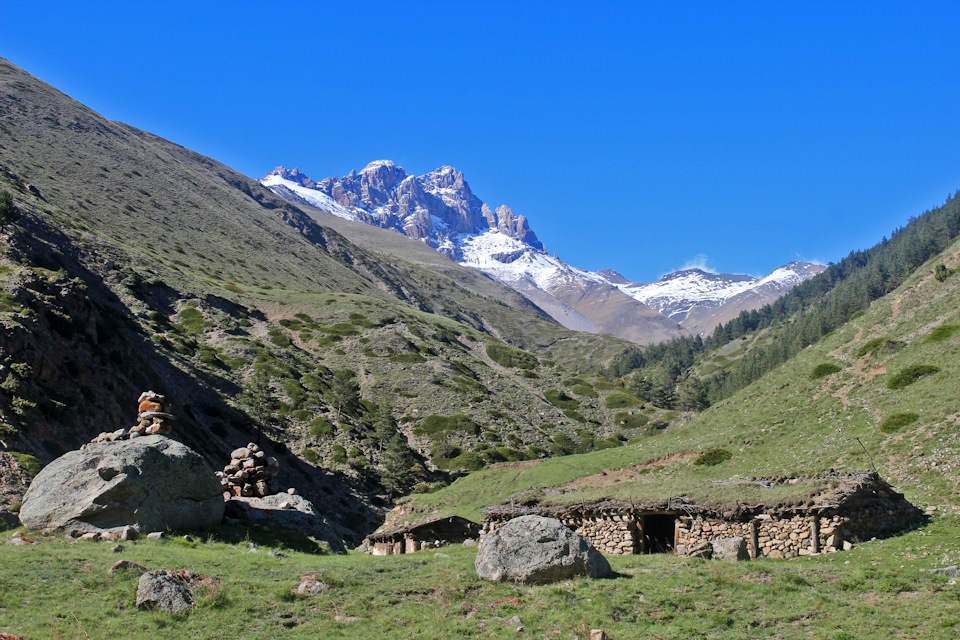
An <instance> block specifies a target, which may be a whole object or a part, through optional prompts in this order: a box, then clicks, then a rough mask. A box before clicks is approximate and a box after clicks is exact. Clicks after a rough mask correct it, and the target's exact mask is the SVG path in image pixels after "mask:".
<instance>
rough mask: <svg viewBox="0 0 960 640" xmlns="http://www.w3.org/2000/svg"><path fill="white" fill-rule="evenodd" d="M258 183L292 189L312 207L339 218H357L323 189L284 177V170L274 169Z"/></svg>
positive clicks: (269, 187)
mask: <svg viewBox="0 0 960 640" xmlns="http://www.w3.org/2000/svg"><path fill="white" fill-rule="evenodd" d="M260 184H262V185H263V186H265V187H267V188H268V189H271V190H274V188H277V187H284V188H286V189H288V190H289V191H292V192H293V193H294V194H295V195H296V196H298V197H299V198H301V199H302V200H305V201H306V202H307V203H308V204H310V206H312V207H316V208H317V209H321V210H323V211H326V212H328V213H331V214H333V215H335V216H337V217H339V218H346V219H347V220H354V221H356V220H359V218H358V217H357V215H356V214H355V213H354V212H352V211H350V209H348V208H346V207H344V206H343V205H341V204H340V203H339V202H337V201H336V200H334V199H333V198H331V197H330V196H328V195H327V194H325V193H324V192H323V191H320V190H318V189H310V188H308V187H305V186H303V185H302V184H300V182H295V181H293V180H290V179H288V178H285V177H284V172H277V171H274V172H273V173H270V174H268V175H267V176H266V177H265V178H263V179H262V180H261V181H260Z"/></svg>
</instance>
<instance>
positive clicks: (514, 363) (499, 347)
mask: <svg viewBox="0 0 960 640" xmlns="http://www.w3.org/2000/svg"><path fill="white" fill-rule="evenodd" d="M487 355H488V356H490V359H491V360H493V361H494V362H496V363H497V364H499V365H500V366H502V367H516V368H517V369H536V368H537V365H538V364H539V361H538V360H537V359H536V357H535V356H533V355H532V354H529V353H527V352H525V351H520V350H519V349H513V348H512V347H508V346H506V345H504V344H500V343H499V342H491V343H489V344H487Z"/></svg>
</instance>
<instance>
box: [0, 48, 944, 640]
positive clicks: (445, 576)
mask: <svg viewBox="0 0 960 640" xmlns="http://www.w3.org/2000/svg"><path fill="white" fill-rule="evenodd" d="M0 194H9V195H4V196H3V197H4V200H2V201H0V204H2V205H3V209H2V214H3V219H2V222H3V226H2V227H0V324H2V326H3V331H2V335H0V529H4V531H2V532H0V540H3V542H5V543H9V544H4V545H3V546H0V563H2V566H3V567H4V573H5V576H4V577H5V579H4V581H3V584H2V585H0V631H7V629H9V630H10V632H11V633H18V634H23V635H24V637H29V638H34V637H64V638H65V637H77V638H81V637H94V636H99V637H110V638H121V637H130V638H134V637H143V636H144V635H148V634H149V635H154V636H157V637H183V636H184V635H191V636H197V637H210V636H209V634H210V633H211V632H210V630H211V629H217V633H218V634H219V635H220V636H222V637H237V638H241V637H244V638H258V637H265V636H267V635H272V634H274V633H282V634H284V635H285V636H289V637H291V638H297V637H315V636H316V635H319V634H322V635H323V636H324V637H351V638H376V637H424V638H427V637H502V636H503V635H504V634H506V633H510V634H515V633H517V627H518V626H519V627H523V631H522V633H523V634H526V635H531V636H533V635H534V634H536V635H537V637H540V636H543V637H567V638H569V637H580V638H586V637H589V633H590V631H591V629H596V628H600V627H602V628H603V629H604V630H605V631H606V633H608V634H610V636H611V637H612V638H617V639H619V638H627V637H716V638H753V637H801V636H802V637H814V638H824V639H827V638H831V639H834V640H836V639H839V638H856V637H869V636H877V637H885V636H888V635H890V630H891V629H898V630H899V631H898V632H899V633H901V635H902V636H903V637H916V638H920V637H923V638H937V637H944V638H948V637H953V636H954V635H955V634H956V626H957V625H958V624H960V600H958V597H957V593H958V592H957V587H956V580H955V579H954V578H955V577H956V575H957V572H956V569H955V566H956V565H957V564H960V544H958V535H960V502H958V500H957V487H958V486H960V464H958V460H960V436H958V428H957V427H958V426H960V404H958V403H960V400H958V395H957V392H956V385H955V381H956V379H957V378H958V376H960V369H958V367H960V364H958V362H960V359H958V358H957V356H958V352H960V306H958V304H957V300H960V277H958V276H957V275H956V272H957V271H960V240H958V237H960V203H958V200H957V198H956V195H953V196H950V197H948V198H947V200H946V201H945V202H944V203H943V204H942V205H941V206H938V207H936V208H934V209H931V210H929V211H926V212H917V213H918V216H917V217H914V218H911V219H910V220H909V221H905V224H904V226H903V227H900V228H898V229H896V230H894V231H893V233H892V234H891V236H890V238H889V239H887V238H884V239H883V240H882V241H880V242H879V243H878V244H876V245H875V246H874V247H872V248H869V249H866V250H863V251H851V253H850V255H849V256H848V257H847V258H845V259H844V260H842V261H839V262H838V263H837V264H831V265H827V266H824V265H814V264H812V263H805V262H789V263H787V264H785V265H784V266H783V267H781V268H779V269H777V270H776V271H774V272H773V273H771V274H769V275H767V276H765V277H763V278H754V277H752V276H745V275H731V274H713V273H708V272H706V271H704V270H699V269H687V270H681V271H676V272H673V273H670V274H667V275H665V276H663V277H662V278H661V279H660V280H659V281H656V282H652V283H635V282H631V281H629V280H628V279H627V278H625V277H623V276H622V275H620V274H619V273H617V272H615V271H612V270H609V269H608V270H603V271H596V272H588V271H585V270H583V269H578V268H576V267H573V266H571V265H568V264H566V263H564V262H562V261H560V260H559V258H558V257H556V256H550V255H549V254H548V253H547V250H546V248H545V247H544V246H543V244H542V243H541V242H540V241H539V240H538V238H537V236H536V234H535V233H534V232H533V230H532V229H531V226H530V223H529V222H528V221H527V219H526V218H525V217H524V216H522V215H518V214H516V213H515V212H514V211H513V210H512V209H510V208H509V207H507V206H505V205H503V206H500V207H497V208H495V209H494V208H492V207H491V206H489V205H487V204H485V203H483V202H482V201H481V200H480V199H479V198H478V197H477V196H475V195H474V194H473V193H472V191H471V190H470V187H469V185H468V184H467V182H466V180H465V178H464V175H463V174H462V173H461V172H458V171H457V170H455V169H453V168H452V167H441V168H440V169H437V170H436V171H434V172H431V173H429V174H425V175H423V176H412V175H407V174H406V173H405V171H404V170H403V169H402V168H401V167H399V166H398V165H397V164H396V163H394V162H392V161H377V162H374V163H371V164H368V165H367V166H366V167H365V168H363V169H362V170H361V171H359V172H356V171H354V172H351V173H349V174H347V175H346V176H344V177H342V178H326V179H322V180H320V181H319V182H316V181H314V180H313V179H311V178H308V177H307V176H305V175H303V174H302V173H300V172H299V171H297V170H294V171H288V170H286V169H284V168H283V167H279V168H278V169H277V170H275V171H274V172H272V173H271V174H268V176H267V177H266V178H264V179H263V180H261V181H258V180H254V179H251V178H249V177H246V176H244V175H242V174H240V173H239V172H237V171H234V170H233V169H231V168H230V167H227V166H226V165H224V164H221V163H219V162H217V161H216V160H213V159H211V158H208V157H206V156H203V155H201V154H198V153H195V152H193V151H190V150H188V149H185V148H184V147H181V146H179V145H177V144H175V143H173V142H170V141H168V140H165V139H162V138H160V137H158V136H155V135H153V134H150V133H148V132H145V131H141V130H139V129H136V128H134V127H132V126H129V125H126V124H123V123H119V122H113V121H110V120H107V119H105V118H103V117H102V116H100V115H99V114H97V113H95V112H93V111H92V110H90V109H88V108H87V107H85V106H83V105H82V104H80V103H79V102H76V101H74V100H72V99H71V98H69V97H68V96H66V95H65V94H63V93H61V92H59V91H58V90H56V89H55V88H53V87H51V86H49V85H47V84H45V83H44V82H42V81H41V80H39V79H37V78H35V77H33V76H31V75H30V74H29V73H27V72H26V71H23V70H21V69H19V68H18V67H16V66H15V65H13V64H12V63H9V62H7V61H5V60H2V59H0ZM147 389H150V390H154V391H156V392H158V393H160V394H163V395H165V396H166V397H167V398H170V399H172V402H171V404H170V406H169V407H167V405H164V410H165V411H167V410H169V411H170V412H171V413H172V414H174V415H175V416H176V418H177V421H176V429H175V432H174V437H175V438H177V439H179V440H182V442H183V443H184V444H186V445H188V446H189V447H190V448H192V449H194V450H196V451H197V452H198V453H199V454H200V455H201V456H202V457H203V458H204V459H205V460H206V461H207V462H208V463H209V464H210V466H211V468H214V469H221V468H224V465H225V464H226V463H228V462H229V461H230V460H231V452H232V451H235V450H236V449H237V448H238V447H243V446H244V444H245V443H248V442H253V441H254V440H260V439H261V437H262V439H263V442H262V445H261V446H262V449H263V453H264V455H265V456H269V457H270V458H273V459H275V460H276V461H279V462H278V464H279V475H278V476H277V478H276V479H277V482H278V483H279V484H280V486H281V487H283V490H284V491H286V490H288V489H291V490H293V493H290V494H289V495H296V494H299V495H301V496H303V497H304V498H305V499H307V500H309V501H310V502H311V503H313V505H315V507H316V510H317V512H318V514H319V515H320V516H322V517H323V518H324V519H325V520H326V521H327V522H329V524H330V527H331V530H332V531H334V532H335V534H336V536H338V537H339V538H342V540H343V541H344V542H345V543H346V546H347V548H348V549H350V550H351V551H350V552H349V553H348V554H347V555H345V556H338V555H335V554H333V553H331V552H332V551H333V549H332V548H331V547H330V545H325V544H321V543H320V542H318V541H317V540H315V539H311V538H309V537H307V536H305V535H301V534H298V533H296V532H290V531H281V530H278V529H275V528H270V527H266V526H245V525H244V524H243V523H242V522H240V521H233V519H231V520H229V521H228V520H225V521H224V523H223V524H221V525H218V526H216V527H212V528H209V529H206V530H202V531H189V532H180V531H178V532H175V533H173V532H171V535H168V536H166V537H164V538H159V537H158V538H156V539H145V540H140V541H137V542H136V543H133V542H130V543H127V541H123V544H122V545H121V547H122V549H123V557H124V558H129V559H130V560H131V561H135V562H137V563H140V564H141V565H143V566H144V567H149V568H150V569H155V568H157V569H159V568H170V567H177V568H180V567H183V568H190V570H193V571H198V572H200V573H203V574H205V575H212V576H216V577H217V581H214V582H213V583H210V584H207V585H206V586H205V588H204V589H203V590H202V591H201V592H199V593H198V597H197V605H198V606H197V607H196V608H195V609H193V610H192V611H191V612H190V613H189V614H164V613H160V612H154V613H150V614H146V613H141V612H139V611H137V610H136V608H135V603H134V602H133V591H135V590H136V586H135V584H134V583H135V578H136V576H133V575H132V574H123V573H119V574H118V573H114V574H108V573H107V569H108V568H109V565H110V564H111V563H112V562H113V560H115V559H117V558H115V557H114V554H113V552H112V551H111V550H110V545H109V544H108V543H107V542H106V541H101V542H86V541H76V540H72V539H71V540H65V539H63V537H62V536H59V535H34V534H33V533H31V532H28V531H24V530H22V529H19V528H18V520H17V513H18V511H19V508H20V506H21V504H20V503H21V500H22V498H23V495H24V491H25V490H26V487H27V485H28V484H29V482H30V480H31V478H32V477H34V476H35V475H36V474H37V473H38V472H39V471H40V470H41V469H42V468H43V466H44V465H46V464H47V463H49V462H51V461H52V460H54V459H56V458H58V457H59V456H61V455H62V454H64V453H65V452H67V451H72V450H75V449H77V448H79V447H80V446H82V445H84V444H85V443H87V442H89V441H90V440H91V439H92V438H94V437H95V436H97V434H98V433H101V432H110V431H113V430H115V429H118V428H120V427H127V426H129V425H130V424H132V421H133V420H134V419H135V418H136V416H137V413H136V412H135V411H133V405H135V400H136V399H137V398H138V397H139V396H140V394H141V392H143V391H145V390H147ZM248 453H249V452H248ZM250 455H253V454H252V453H250ZM251 464H252V459H251ZM871 471H875V472H877V473H878V474H879V475H880V476H881V477H882V478H883V479H884V480H886V481H887V482H889V483H890V484H891V485H892V486H893V487H894V488H895V489H896V491H898V492H901V493H902V494H903V495H904V496H905V497H906V499H907V500H908V501H910V502H911V503H912V504H914V505H916V506H917V507H919V509H920V511H921V512H922V513H923V519H922V522H918V523H917V525H918V526H917V527H916V528H915V529H913V530H909V531H906V532H903V533H902V534H900V535H897V536H893V537H888V538H884V537H880V536H878V537H876V538H874V539H869V538H865V539H856V540H850V541H848V542H850V543H851V545H850V546H851V548H850V549H848V550H846V551H842V550H841V551H838V552H837V553H829V554H827V553H820V552H819V551H817V552H816V553H813V554H810V555H804V556H799V557H786V558H769V557H758V558H756V559H754V560H751V561H749V562H742V563H725V562H722V561H705V560H703V559H702V558H690V557H679V556H674V555H672V554H646V555H645V554H635V555H634V554H624V555H612V556H611V563H612V565H613V567H614V571H615V575H614V577H612V578H610V579H605V580H596V581H594V580H586V579H577V580H571V581H567V582H562V583H558V584H553V585H540V586H521V585H515V584H508V583H504V584H491V583H487V582H483V581H481V580H480V579H479V578H478V577H477V576H476V573H475V571H474V569H473V565H472V563H473V558H474V556H475V553H476V551H475V549H471V548H470V547H467V546H457V547H442V548H440V549H438V550H436V551H433V550H430V551H421V552H418V553H414V554H402V555H398V556H387V557H372V556H367V555H365V554H362V553H358V552H356V551H353V549H355V548H356V547H358V546H359V545H361V544H362V542H363V540H364V539H365V537H367V536H368V535H370V534H371V533H373V532H374V531H375V530H377V529H378V528H380V527H383V526H398V525H404V524H410V523H416V522H422V521H424V520H429V519H432V518H438V517H446V516H454V515H456V516H462V517H465V518H468V519H471V520H473V521H478V522H479V521H481V520H482V519H483V517H484V513H485V510H486V509H490V508H495V507H500V508H508V507H509V508H510V509H513V508H515V507H516V506H518V505H519V506H521V507H524V508H531V509H535V508H544V509H559V508H564V509H573V510H576V509H577V508H578V505H579V508H580V510H581V511H583V512H586V511H588V507H595V506H597V505H602V504H606V503H611V502H616V503H618V504H630V505H631V506H632V505H634V504H643V503H658V502H663V501H666V503H667V505H668V507H669V506H671V505H672V504H674V501H677V502H682V503H684V504H689V505H696V506H702V507H705V508H706V507H709V508H710V509H712V510H714V511H715V512H716V513H725V512H739V511H743V509H744V508H745V507H746V506H751V505H754V503H756V504H757V505H759V503H760V502H762V500H761V499H759V498H757V495H758V494H757V492H755V491H753V490H752V489H750V488H749V487H750V486H751V482H752V481H753V479H757V478H763V479H766V480H769V481H770V483H772V484H776V485H777V487H778V489H777V490H776V491H774V492H773V494H774V495H773V497H772V498H770V499H769V503H764V504H763V505H762V506H763V507H764V508H767V507H769V508H770V509H771V510H772V511H773V512H776V509H781V510H788V509H803V508H806V507H808V506H811V504H812V502H813V501H814V498H817V496H818V494H816V493H815V492H813V491H812V490H808V489H809V487H808V486H807V484H804V482H806V480H803V481H800V480H802V479H804V478H806V479H809V478H810V477H812V476H815V475H817V474H819V475H817V480H818V482H819V481H820V480H823V479H824V478H829V477H833V476H831V474H834V475H836V474H858V473H862V472H871ZM798 479H799V480H798ZM824 481H825V482H827V480H824ZM777 483H779V484H777ZM821 484H822V483H821ZM818 490H819V489H818ZM5 529H14V530H15V531H6V530H5ZM24 538H27V539H28V541H27V542H23V539H24ZM16 540H20V541H21V542H16ZM34 542H36V543H38V544H33V543H34ZM841 549H842V547H841ZM951 571H952V572H953V573H951ZM311 572H312V573H313V577H314V578H315V579H316V580H319V581H321V582H322V583H323V585H324V586H323V589H321V590H320V592H319V593H315V594H312V595H305V594H303V593H301V592H298V591H297V578H298V576H300V577H301V579H302V576H303V575H307V574H310V573H311ZM65 602H69V603H70V605H69V607H64V606H63V603H65ZM918 602H922V603H923V606H922V607H921V606H917V603H918ZM515 618H516V619H515ZM205 634H206V635H205Z"/></svg>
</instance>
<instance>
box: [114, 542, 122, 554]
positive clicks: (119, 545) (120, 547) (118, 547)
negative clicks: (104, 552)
mask: <svg viewBox="0 0 960 640" xmlns="http://www.w3.org/2000/svg"><path fill="white" fill-rule="evenodd" d="M121 551H123V545H122V544H118V545H117V546H115V547H114V548H113V552H114V553H120V552H121Z"/></svg>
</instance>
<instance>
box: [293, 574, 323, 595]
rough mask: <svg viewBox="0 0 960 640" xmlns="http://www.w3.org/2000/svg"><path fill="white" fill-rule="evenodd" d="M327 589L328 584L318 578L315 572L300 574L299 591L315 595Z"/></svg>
mask: <svg viewBox="0 0 960 640" xmlns="http://www.w3.org/2000/svg"><path fill="white" fill-rule="evenodd" d="M326 590H327V585H326V583H324V582H321V581H320V580H318V579H317V574H315V573H305V574H303V575H302V576H300V584H299V585H298V586H297V593H300V594H303V595H307V596H315V595H317V594H318V593H322V592H324V591H326Z"/></svg>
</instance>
